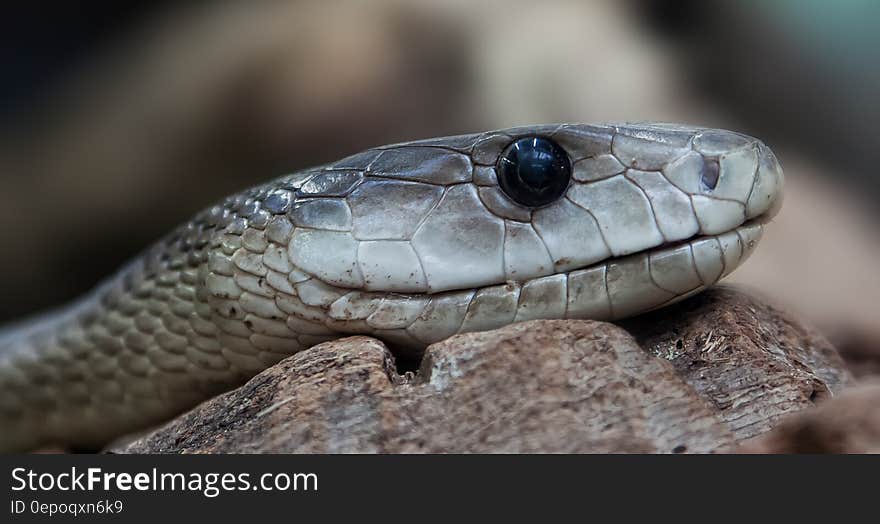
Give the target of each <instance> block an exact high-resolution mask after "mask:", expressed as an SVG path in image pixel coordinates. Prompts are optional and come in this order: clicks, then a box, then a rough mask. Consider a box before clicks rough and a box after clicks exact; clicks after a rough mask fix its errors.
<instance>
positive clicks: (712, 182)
mask: <svg viewBox="0 0 880 524" xmlns="http://www.w3.org/2000/svg"><path fill="white" fill-rule="evenodd" d="M720 173H721V167H720V166H719V165H718V160H716V159H714V158H706V159H704V160H703V168H702V169H701V170H700V182H702V183H703V186H704V187H705V188H706V189H715V186H717V185H718V177H719V175H720Z"/></svg>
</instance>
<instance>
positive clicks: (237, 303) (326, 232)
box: [0, 124, 782, 451]
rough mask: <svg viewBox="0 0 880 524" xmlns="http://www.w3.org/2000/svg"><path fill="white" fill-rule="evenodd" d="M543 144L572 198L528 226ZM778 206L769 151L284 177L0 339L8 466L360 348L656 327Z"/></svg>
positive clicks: (732, 148)
mask: <svg viewBox="0 0 880 524" xmlns="http://www.w3.org/2000/svg"><path fill="white" fill-rule="evenodd" d="M532 136H534V137H547V138H549V139H552V140H553V141H555V143H557V144H559V145H560V146H561V147H562V148H563V149H564V150H565V152H566V153H567V155H568V156H569V158H570V162H571V182H570V184H569V185H568V186H567V189H566V191H565V193H564V194H563V195H562V196H561V197H560V198H558V199H557V200H555V201H553V202H551V203H549V204H548V205H545V206H542V207H537V208H532V207H526V206H522V205H519V204H518V203H517V202H515V201H513V200H512V199H511V198H509V197H508V195H507V194H506V193H505V192H504V191H503V190H502V188H501V187H500V186H499V182H498V174H497V171H498V169H497V164H498V159H499V155H501V153H502V151H503V150H504V148H505V147H506V146H507V145H508V144H510V143H511V142H512V141H514V140H516V139H518V138H522V137H532ZM781 194H782V171H781V169H780V168H779V165H778V163H777V161H776V159H775V157H774V155H773V153H771V152H770V150H769V149H768V148H767V147H766V146H764V144H762V143H761V142H760V141H758V140H756V139H754V138H751V137H748V136H745V135H741V134H738V133H734V132H729V131H722V130H715V129H704V128H691V127H685V126H678V125H671V124H626V125H617V124H609V125H584V124H577V125H573V124H565V125H546V126H530V127H522V128H514V129H507V130H501V131H491V132H485V133H479V134H471V135H464V136H456V137H445V138H437V139H430V140H423V141H417V142H409V143H403V144H396V145H390V146H383V147H377V148H374V149H370V150H367V151H365V152H362V153H358V154H355V155H353V156H350V157H348V158H345V159H342V160H339V161H337V162H333V163H330V164H327V165H323V166H319V167H316V168H312V169H307V170H304V171H300V172H297V173H294V174H290V175H285V176H282V177H280V178H277V179H275V180H272V181H270V182H268V183H265V184H262V185H259V186H256V187H254V188H251V189H249V190H246V191H243V192H241V193H239V194H237V195H234V196H231V197H229V198H227V199H225V200H224V201H223V202H221V203H219V204H217V205H215V206H213V207H211V208H210V209H208V210H206V211H204V212H202V213H200V214H198V215H197V216H195V217H194V218H193V219H192V220H191V221H190V222H188V223H186V224H184V225H182V226H180V227H179V228H178V229H177V230H175V231H174V232H172V233H171V234H170V235H168V236H167V237H166V238H164V239H162V240H161V241H159V242H158V243H157V244H156V245H154V246H153V247H152V248H150V249H149V250H148V251H146V252H145V253H144V254H143V255H142V256H140V257H139V258H137V259H135V260H134V261H132V262H131V263H130V264H128V265H127V266H126V267H124V268H123V269H121V270H120V271H119V272H118V273H117V274H116V275H114V276H112V277H110V278H109V279H108V280H107V281H106V282H104V283H103V284H101V285H100V286H98V288H97V289H95V290H94V291H93V292H91V293H90V294H88V295H87V296H84V297H82V298H81V299H80V300H78V301H77V302H75V303H74V304H71V305H69V306H67V307H65V308H63V309H61V310H59V311H57V312H54V313H50V314H47V315H44V316H42V317H39V318H36V319H33V320H30V321H26V322H24V323H23V324H19V325H17V326H12V327H10V328H7V329H6V330H3V331H0V450H4V451H11V450H25V449H30V448H33V447H36V446H40V445H72V446H88V447H97V446H100V445H102V444H105V443H106V442H107V441H108V440H110V439H112V438H114V437H116V436H119V435H121V434H124V433H127V432H131V431H133V430H137V429H141V428H144V427H148V426H150V425H152V424H156V423H158V422H161V421H163V420H166V419H168V418H169V417H171V416H173V415H175V414H177V413H180V412H181V411H183V410H186V409H188V408H190V407H192V406H194V405H195V404H196V403H198V402H200V401H202V400H205V399H207V398H210V397H211V396H213V395H216V394H218V393H219V392H222V391H225V390H228V389H230V388H232V387H234V386H236V385H238V384H241V383H242V382H243V381H245V380H247V379H248V378H249V377H252V376H253V375H255V374H256V373H258V372H260V371H261V370H263V369H265V368H267V367H269V366H271V365H272V364H274V363H276V362H278V361H279V360H281V359H283V358H285V357H286V356H288V355H291V354H293V353H296V352H298V351H301V350H304V349H306V348H308V347H310V346H313V345H315V344H318V343H320V342H323V341H327V340H331V339H334V338H339V337H342V336H348V335H350V334H363V335H370V336H374V337H377V338H379V339H382V340H383V341H385V342H386V343H388V344H389V346H390V347H392V348H393V349H394V351H396V352H397V354H398V355H403V356H411V357H415V356H418V355H419V354H421V352H423V351H424V348H425V347H426V346H427V345H428V344H431V343H433V342H437V341H439V340H442V339H445V338H447V337H449V336H451V335H453V334H456V333H462V332H470V331H481V330H488V329H493V328H496V327H500V326H503V325H505V324H508V323H511V322H518V321H522V320H528V319H537V318H592V319H601V320H612V319H617V318H622V317H626V316H630V315H634V314H637V313H640V312H643V311H646V310H650V309H654V308H658V307H661V306H664V305H666V304H670V303H672V302H675V301H678V300H681V299H683V298H685V297H687V296H689V295H692V294H694V293H697V292H699V291H700V290H702V289H704V288H706V287H707V286H710V285H712V284H713V283H715V282H717V281H718V280H719V279H721V278H722V277H724V276H725V275H727V274H728V273H730V272H731V271H733V269H734V268H736V267H737V266H738V265H739V264H740V263H741V262H742V261H743V260H745V259H746V257H747V256H748V255H749V254H750V253H751V252H752V250H753V248H754V246H755V244H756V242H757V241H758V239H759V238H760V236H761V233H762V231H763V223H764V222H766V221H767V219H768V218H769V217H770V216H772V213H773V212H774V210H775V209H776V208H778V206H779V203H780V202H781Z"/></svg>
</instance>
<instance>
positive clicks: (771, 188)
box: [746, 142, 784, 220]
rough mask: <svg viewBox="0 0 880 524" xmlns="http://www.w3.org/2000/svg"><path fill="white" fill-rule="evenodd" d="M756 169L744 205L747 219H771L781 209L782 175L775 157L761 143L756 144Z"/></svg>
mask: <svg viewBox="0 0 880 524" xmlns="http://www.w3.org/2000/svg"><path fill="white" fill-rule="evenodd" d="M757 152H758V169H757V170H756V172H755V181H754V184H753V186H752V191H751V194H750V195H749V199H748V202H747V205H746V216H747V217H748V218H750V219H751V218H756V217H762V218H765V219H768V220H769V219H771V218H773V217H774V216H776V214H777V213H778V212H779V210H780V209H781V208H782V200H783V182H784V175H783V173H782V167H781V166H780V165H779V160H777V158H776V155H775V154H773V151H772V150H771V149H770V148H769V147H767V146H766V145H764V143H762V142H758V143H757Z"/></svg>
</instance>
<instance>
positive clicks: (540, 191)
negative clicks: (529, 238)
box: [498, 137, 571, 207]
mask: <svg viewBox="0 0 880 524" xmlns="http://www.w3.org/2000/svg"><path fill="white" fill-rule="evenodd" d="M569 179H571V161H570V160H569V159H568V154H567V153H566V152H565V150H564V149H562V147H560V146H559V144H557V143H556V142H554V141H552V140H550V139H547V138H542V137H529V138H520V139H519V140H517V141H515V142H513V143H512V144H510V145H509V146H507V149H505V150H504V152H503V153H502V154H501V157H500V158H499V159H498V183H499V185H500V186H501V189H502V190H503V191H504V192H505V193H506V194H507V196H509V197H510V198H512V199H513V200H514V201H516V202H518V203H520V204H522V205H524V206H527V207H541V206H545V205H547V204H549V203H551V202H553V201H554V200H556V199H558V198H559V197H560V196H562V194H563V193H565V190H566V189H567V188H568V181H569Z"/></svg>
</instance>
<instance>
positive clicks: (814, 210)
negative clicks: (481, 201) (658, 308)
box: [0, 0, 880, 354]
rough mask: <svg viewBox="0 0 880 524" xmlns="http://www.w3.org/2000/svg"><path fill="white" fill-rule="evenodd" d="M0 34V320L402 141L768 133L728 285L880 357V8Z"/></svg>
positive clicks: (464, 10) (53, 13)
mask: <svg viewBox="0 0 880 524" xmlns="http://www.w3.org/2000/svg"><path fill="white" fill-rule="evenodd" d="M3 23H4V25H6V27H4V28H3V31H2V32H0V41H2V45H0V58H2V66H3V67H2V69H0V75H2V82H0V91H2V96H0V100H2V107H0V111H2V114H0V173H2V179H0V231H2V237H3V244H2V251H0V253H2V256H0V290H2V294H0V321H6V320H10V319H12V318H16V317H21V316H24V315H27V314H29V313H32V312H35V311H37V310H40V309H45V308H47V307H51V306H54V305H58V304H61V303H63V302H64V301H66V300H69V299H71V298H73V297H75V296H77V295H79V294H80V293H82V292H84V291H86V290H87V289H89V288H90V287H92V286H93V285H94V284H95V283H96V282H98V281H99V280H100V279H101V278H102V277H104V276H107V275H108V274H110V273H111V272H112V271H114V270H115V269H116V268H118V267H119V266H120V265H121V264H122V263H124V262H125V261H126V260H127V259H129V258H130V257H132V256H134V255H136V254H137V253H138V252H139V251H140V250H142V249H143V248H145V247H146V246H148V245H149V244H150V243H152V242H153V241H154V240H156V239H157V238H159V237H160V236H162V235H163V234H164V233H166V232H167V231H168V230H169V229H171V228H172V227H173V226H175V225H176V224H178V223H180V222H182V221H184V220H186V219H188V217H189V216H190V215H192V214H193V213H194V212H196V211H198V210H199V209H201V208H203V207H206V206H207V205H209V204H210V203H211V202H213V201H214V200H216V199H218V198H221V197H223V196H225V195H227V194H229V193H231V192H234V191H236V190H238V189H241V188H243V187H247V186H249V185H253V184H255V183H258V182H261V181H263V180H265V179H268V178H271V177H274V176H277V175H280V174H283V173H285V172H290V171H294V170H297V169H299V168H302V167H306V166H309V165H314V164H319V163H323V162H326V161H330V160H334V159H337V158H340V157H342V156H345V155H348V154H350V153H353V152H356V151H358V150H360V149H363V148H366V147H370V146H373V145H379V144H384V143H389V142H395V141H401V140H410V139H417V138H424V137H431V136H440V135H449V134H459V133H465V132H473V131H480V130H485V129H491V128H499V127H507V126H512V125H520V124H529V123H539V122H561V121H568V122H577V121H583V122H594V121H625V120H661V121H676V122H687V123H694V124H700V125H707V126H716V127H725V128H732V129H736V130H739V131H743V132H745V133H748V134H751V135H754V136H757V137H760V138H762V139H764V140H765V141H766V142H767V143H768V144H769V145H770V146H771V147H773V149H774V150H775V151H776V153H777V155H778V157H779V158H780V160H781V162H782V164H783V167H784V169H785V173H786V200H785V206H784V207H783V210H782V212H781V214H780V215H779V216H778V218H777V219H776V221H775V222H774V223H773V224H772V225H771V227H769V228H768V231H767V235H766V237H765V240H764V242H763V243H762V244H761V246H760V248H759V249H758V251H757V253H756V254H755V256H754V257H753V258H752V260H750V261H749V263H747V264H746V265H745V266H744V267H742V268H741V269H740V270H738V271H737V272H736V273H735V275H734V277H733V279H732V280H733V281H735V282H737V283H740V284H742V285H745V286H749V287H751V288H752V289H755V290H757V291H758V292H760V293H763V294H764V295H765V296H767V297H769V298H770V299H771V300H773V301H775V302H777V303H779V304H781V305H783V306H786V307H788V308H789V309H793V310H795V311H797V312H799V313H801V314H802V315H804V317H805V318H807V319H809V320H810V321H811V322H812V323H813V324H815V325H818V326H819V327H820V328H821V329H823V330H824V331H825V333H826V334H827V335H828V336H829V337H831V338H832V340H833V341H834V342H836V343H837V344H838V346H839V347H841V348H842V349H843V350H844V351H848V352H850V353H852V354H856V353H858V352H859V351H871V350H878V351H880V322H878V319H880V315H878V304H880V271H878V267H877V266H878V264H877V261H878V260H880V235H878V233H877V231H878V230H877V227H878V220H880V205H878V201H880V199H878V197H880V177H878V175H877V166H880V134H878V129H880V102H878V100H877V93H878V92H880V60H878V59H877V56H878V52H880V32H878V31H877V26H878V23H880V3H878V2H875V1H873V0H850V1H841V2H826V1H821V0H776V1H771V2H764V1H759V0H740V1H722V0H718V1H714V2H705V1H698V0H685V1H672V0H669V1H650V0H625V1H614V0H608V1H603V0H593V1H583V2H565V1H559V2H551V1H546V2H527V1H522V2H518V1H515V0H513V1H481V2H473V1H465V0H448V1H441V0H435V1H428V0H422V1H415V2H402V1H394V0H375V1H371V2H362V1H346V0H338V1H334V2H324V1H306V0H302V1H296V0H293V1H285V2H281V1H251V2H231V1H230V2H204V1H203V2H190V3H183V2H171V1H167V0H166V1H153V2H143V1H129V2H116V3H106V2H88V1H86V2H76V3H70V4H59V5H55V6H53V7H51V8H48V7H42V8H41V9H39V10H37V9H36V8H34V10H33V11H31V12H29V11H27V9H22V8H12V9H11V10H7V11H6V13H5V16H4V21H3Z"/></svg>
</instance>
